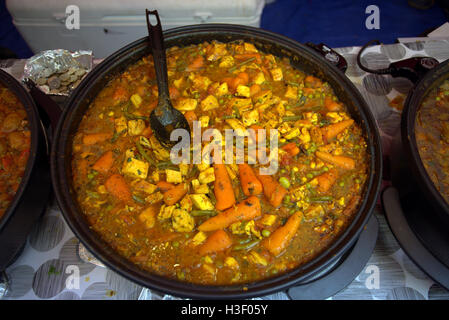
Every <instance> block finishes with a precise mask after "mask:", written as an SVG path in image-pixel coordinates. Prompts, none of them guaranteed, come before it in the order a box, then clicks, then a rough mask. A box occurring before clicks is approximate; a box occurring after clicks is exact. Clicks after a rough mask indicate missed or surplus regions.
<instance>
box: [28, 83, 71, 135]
mask: <svg viewBox="0 0 449 320" xmlns="http://www.w3.org/2000/svg"><path fill="white" fill-rule="evenodd" d="M23 82H24V83H25V85H26V86H27V87H28V89H29V91H30V94H31V96H32V97H33V99H34V101H35V102H36V104H37V106H38V108H39V111H43V112H44V113H45V114H46V115H47V116H48V118H49V120H50V125H51V128H52V130H53V132H55V130H56V126H57V125H58V122H59V118H60V117H61V114H62V110H61V108H60V107H59V105H58V104H57V103H56V102H55V101H54V100H53V99H51V98H50V97H49V96H48V95H47V94H45V93H44V92H42V91H41V90H40V89H39V88H38V87H37V86H36V84H35V83H34V81H33V80H31V79H29V78H27V79H24V80H23ZM41 118H42V114H41Z"/></svg>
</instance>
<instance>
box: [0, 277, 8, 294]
mask: <svg viewBox="0 0 449 320" xmlns="http://www.w3.org/2000/svg"><path fill="white" fill-rule="evenodd" d="M8 291H9V279H8V276H7V275H6V272H5V271H0V300H1V299H3V298H4V297H5V296H6V295H7V294H8Z"/></svg>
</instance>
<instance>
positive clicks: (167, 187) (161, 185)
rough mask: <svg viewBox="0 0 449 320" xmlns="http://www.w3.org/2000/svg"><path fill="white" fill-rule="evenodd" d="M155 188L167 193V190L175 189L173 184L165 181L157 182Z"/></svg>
mask: <svg viewBox="0 0 449 320" xmlns="http://www.w3.org/2000/svg"><path fill="white" fill-rule="evenodd" d="M156 186H157V187H158V188H159V189H160V190H161V191H162V192H167V191H168V190H171V189H173V188H174V187H175V185H174V184H173V183H170V182H167V181H159V182H158V183H156Z"/></svg>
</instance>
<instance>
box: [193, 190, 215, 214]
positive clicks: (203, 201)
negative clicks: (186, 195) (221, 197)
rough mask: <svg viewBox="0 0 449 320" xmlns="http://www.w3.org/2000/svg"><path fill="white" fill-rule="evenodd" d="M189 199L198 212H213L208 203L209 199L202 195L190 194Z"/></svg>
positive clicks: (212, 206)
mask: <svg viewBox="0 0 449 320" xmlns="http://www.w3.org/2000/svg"><path fill="white" fill-rule="evenodd" d="M190 199H192V202H193V204H194V206H195V207H197V208H198V209H200V210H213V209H214V205H213V204H212V202H211V201H210V199H209V198H208V197H207V196H206V195H204V194H191V195H190Z"/></svg>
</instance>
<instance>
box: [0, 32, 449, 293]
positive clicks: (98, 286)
mask: <svg viewBox="0 0 449 320" xmlns="http://www.w3.org/2000/svg"><path fill="white" fill-rule="evenodd" d="M359 49H360V48H359V47H346V48H338V49H336V51H338V52H339V53H340V54H342V55H343V56H344V57H345V58H346V59H347V61H348V69H347V71H346V75H347V76H348V77H349V79H350V80H351V81H352V82H353V83H354V85H355V86H356V87H357V89H358V90H359V91H360V92H361V94H362V96H363V97H364V98H365V99H366V101H367V103H368V105H369V107H370V109H371V111H372V112H373V114H374V117H375V118H376V121H377V124H378V127H379V131H380V135H381V138H382V148H383V151H384V154H385V155H388V154H389V150H390V146H391V141H392V137H393V136H394V135H395V134H396V132H397V130H398V129H399V124H400V115H401V110H400V108H396V107H392V104H391V103H390V102H391V101H392V100H393V99H395V100H397V99H403V98H405V96H406V95H407V93H408V91H409V90H410V88H411V87H412V84H411V83H410V82H409V81H408V80H405V79H399V78H396V79H395V78H392V77H391V76H387V75H384V76H379V75H373V74H366V73H365V72H364V71H362V70H361V69H360V68H359V67H358V66H357V64H356V56H357V53H358V51H359ZM414 56H431V57H434V58H436V59H437V60H439V61H440V62H442V61H444V60H446V59H448V58H449V42H447V41H436V40H432V41H426V42H420V43H412V44H391V45H381V46H373V47H370V48H368V49H367V50H366V52H365V53H364V55H363V57H362V60H364V61H363V62H364V64H365V65H368V66H369V67H370V68H372V69H376V68H383V67H387V66H388V65H389V64H390V63H391V62H393V61H397V60H402V59H406V58H409V57H414ZM23 65H24V61H23V60H14V61H2V62H0V67H1V68H2V69H3V70H5V71H7V72H9V73H10V74H12V75H13V76H15V77H16V78H17V79H20V78H21V75H22V71H23ZM396 98H397V99H396ZM58 100H60V101H61V97H59V99H58ZM374 215H375V216H376V218H377V219H378V221H379V236H378V239H377V243H376V247H375V249H374V252H373V254H372V256H371V258H370V259H369V261H368V263H367V264H366V266H365V268H364V269H363V270H362V271H361V272H360V274H359V275H358V276H357V277H356V278H355V279H354V281H353V282H352V283H351V284H350V285H349V286H348V287H346V288H345V289H343V290H342V291H340V292H338V293H337V294H336V295H334V296H332V297H329V299H333V300H342V299H343V300H345V299H346V300H347V299H367V300H380V299H406V300H421V299H429V300H436V299H449V292H448V291H447V290H445V289H444V288H442V287H441V286H439V285H438V284H436V283H435V282H434V281H432V280H431V279H430V278H429V277H428V276H426V275H425V274H424V273H423V272H422V271H421V270H420V269H419V268H418V267H417V266H416V265H415V264H414V263H413V262H412V261H411V260H410V259H409V258H408V256H407V255H406V254H405V253H404V252H403V250H402V249H401V248H400V246H399V244H398V243H397V241H396V240H395V238H394V236H393V234H392V233H391V231H390V229H389V227H388V224H387V222H386V220H385V216H384V213H383V212H382V209H381V207H380V206H377V207H376V209H375V210H374ZM6 273H7V275H8V277H9V279H10V290H9V292H8V294H7V296H6V297H5V299H131V300H135V299H143V300H148V299H167V300H169V299H177V298H176V297H173V296H170V295H165V294H163V293H161V292H156V291H154V290H148V289H146V288H143V287H141V286H139V285H137V284H135V283H133V282H131V281H129V280H127V279H125V278H123V277H121V276H120V275H118V274H117V273H115V272H113V271H112V270H110V269H108V268H105V267H104V266H103V265H102V264H101V263H100V262H99V261H97V260H96V259H95V258H94V257H93V256H92V255H91V254H90V253H89V252H88V251H87V250H86V249H85V248H84V247H83V246H82V245H81V244H80V242H79V240H78V239H77V238H76V237H75V236H74V234H73V233H72V232H71V230H70V229H69V227H68V225H67V224H66V223H65V221H64V219H63V216H62V214H61V212H60V209H59V208H58V206H57V205H56V203H55V202H54V200H53V201H52V202H51V203H50V204H49V206H48V209H47V211H46V213H45V214H44V216H43V217H42V219H41V220H40V221H39V223H38V224H37V225H36V226H35V228H34V229H33V231H32V232H31V234H30V236H29V237H28V241H27V244H26V246H25V248H24V251H23V253H22V255H21V256H20V257H19V258H18V259H17V261H16V262H15V263H14V264H12V265H11V266H10V267H9V268H8V269H7V270H6ZM74 275H75V276H77V275H79V277H74ZM77 279H78V280H79V281H76V280H77ZM258 299H288V296H287V295H286V294H285V293H284V292H280V293H277V294H273V295H268V296H264V297H261V298H258Z"/></svg>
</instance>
